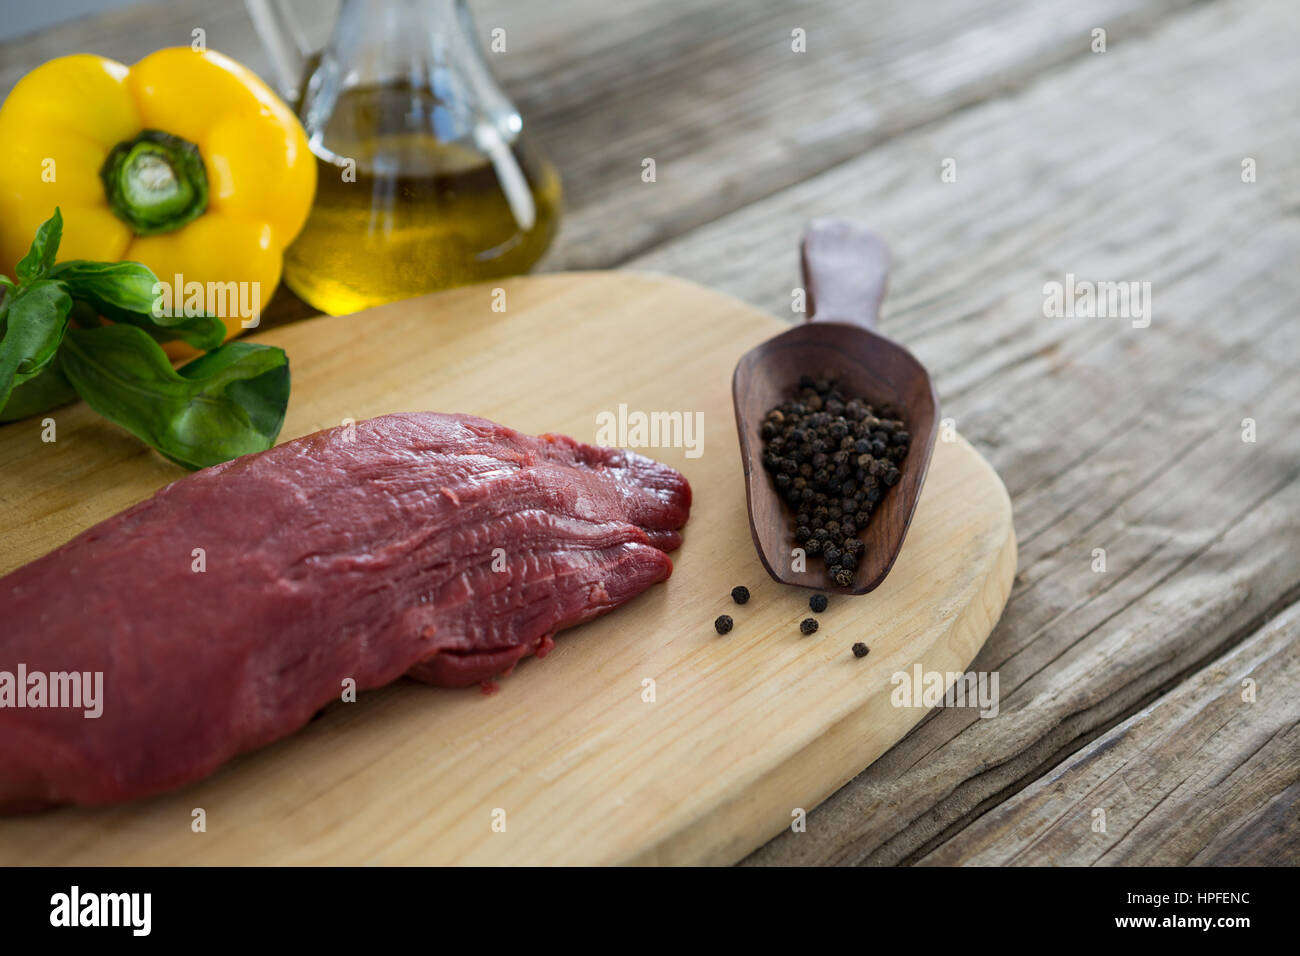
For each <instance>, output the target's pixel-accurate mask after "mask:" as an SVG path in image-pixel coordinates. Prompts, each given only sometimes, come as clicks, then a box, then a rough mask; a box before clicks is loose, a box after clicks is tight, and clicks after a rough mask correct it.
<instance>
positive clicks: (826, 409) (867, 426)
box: [761, 375, 912, 587]
mask: <svg viewBox="0 0 1300 956" xmlns="http://www.w3.org/2000/svg"><path fill="white" fill-rule="evenodd" d="M761 434H762V438H763V467H764V468H766V469H767V470H768V471H769V472H770V473H771V474H772V476H773V481H774V482H775V483H776V488H777V491H778V492H779V493H780V495H781V497H782V498H783V499H784V500H785V502H786V503H787V504H788V505H790V507H791V508H792V509H793V510H794V517H793V518H792V519H791V527H792V528H793V530H794V536H795V539H796V540H797V541H798V542H799V544H800V546H801V547H802V548H803V549H804V551H805V553H807V554H808V555H810V556H816V557H820V558H821V559H822V560H823V561H824V562H825V563H826V568H827V571H828V572H829V574H830V577H831V580H833V581H834V582H835V583H836V584H838V585H840V586H841V587H851V586H852V584H853V576H854V572H855V571H856V569H857V566H858V562H859V561H860V560H861V558H862V552H863V547H864V546H863V543H862V541H861V539H859V538H858V532H860V531H861V530H862V529H863V528H865V527H866V526H867V522H868V521H869V520H870V519H871V512H872V511H873V510H874V509H875V507H876V505H877V504H878V503H879V502H880V499H881V498H882V497H884V494H885V492H886V491H887V490H888V489H889V488H890V487H891V486H892V485H894V484H895V483H897V481H898V478H899V471H898V463H899V462H901V461H902V460H903V458H904V457H905V456H906V455H907V449H908V446H909V445H910V444H911V441H912V436H911V435H909V434H908V432H907V429H906V428H905V427H904V425H903V422H902V421H901V420H900V419H899V418H898V417H897V413H896V412H895V411H894V409H892V408H890V407H889V406H882V407H881V409H880V410H879V411H877V410H876V409H874V408H872V407H871V405H869V404H867V402H866V401H865V400H863V399H861V398H857V397H853V396H848V395H846V394H845V393H844V391H843V390H842V389H841V388H840V386H839V383H838V382H837V381H836V379H835V378H834V377H833V376H826V377H823V378H819V379H813V378H812V377H810V376H808V375H804V376H802V377H801V378H800V379H799V388H798V396H797V397H796V398H794V399H792V400H790V401H786V402H782V403H781V404H780V405H778V406H776V408H773V409H772V410H771V411H769V412H768V413H767V416H766V417H765V418H764V419H763V425H762V428H761Z"/></svg>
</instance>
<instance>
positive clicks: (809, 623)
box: [799, 617, 817, 637]
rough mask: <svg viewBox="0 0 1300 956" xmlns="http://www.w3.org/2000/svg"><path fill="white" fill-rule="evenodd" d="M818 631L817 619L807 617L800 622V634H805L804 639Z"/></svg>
mask: <svg viewBox="0 0 1300 956" xmlns="http://www.w3.org/2000/svg"><path fill="white" fill-rule="evenodd" d="M816 630H817V619H816V618H812V617H806V618H804V619H803V620H802V621H800V622H799V633H801V634H803V636H804V637H807V636H808V635H809V634H812V633H813V632H814V631H816Z"/></svg>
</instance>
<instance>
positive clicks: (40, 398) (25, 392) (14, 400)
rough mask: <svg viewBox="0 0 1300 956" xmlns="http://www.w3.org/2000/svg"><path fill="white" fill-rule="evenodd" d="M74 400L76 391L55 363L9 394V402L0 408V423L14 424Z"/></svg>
mask: <svg viewBox="0 0 1300 956" xmlns="http://www.w3.org/2000/svg"><path fill="white" fill-rule="evenodd" d="M76 400H77V390H76V389H74V388H73V387H72V386H71V385H70V384H69V383H68V380H67V379H66V378H64V377H63V373H62V372H60V371H59V367H58V363H57V362H56V363H55V364H53V365H50V366H48V367H47V368H46V369H45V371H43V372H41V373H40V374H39V375H37V376H36V377H35V378H33V379H29V380H28V381H26V382H23V384H21V385H19V386H17V387H16V388H15V389H14V390H13V391H12V392H10V393H9V401H8V402H6V403H5V405H4V407H3V408H0V422H16V421H18V419H20V418H27V417H28V416H29V415H39V414H40V413H41V412H48V411H49V410H50V409H52V408H58V407H59V406H60V405H66V404H68V403H69V402H75V401H76Z"/></svg>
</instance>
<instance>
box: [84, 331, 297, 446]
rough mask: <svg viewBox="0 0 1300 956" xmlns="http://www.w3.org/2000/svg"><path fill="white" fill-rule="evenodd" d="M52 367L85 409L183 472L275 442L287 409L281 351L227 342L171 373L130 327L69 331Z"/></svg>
mask: <svg viewBox="0 0 1300 956" xmlns="http://www.w3.org/2000/svg"><path fill="white" fill-rule="evenodd" d="M59 368H60V370H61V371H62V372H63V374H64V375H65V376H66V377H67V379H68V381H69V382H71V383H72V386H73V387H74V388H75V389H76V390H77V394H79V395H80V396H81V397H82V398H83V399H85V401H86V404H88V405H89V406H90V407H91V408H93V409H94V410H95V411H96V412H98V413H99V414H100V415H103V416H104V417H105V418H107V419H108V420H109V421H112V422H115V423H117V424H118V425H121V426H122V427H123V428H125V429H126V430H127V431H129V432H131V433H132V434H134V435H135V436H136V437H138V438H140V439H141V440H142V441H145V442H147V443H148V444H149V445H151V446H153V447H154V448H155V449H157V450H158V451H159V452H160V453H161V454H162V455H164V456H165V457H167V458H169V459H171V460H172V461H174V462H176V464H178V465H182V466H184V467H186V468H204V467H207V466H208V465H215V464H217V463H218V462H222V461H227V460H229V459H231V458H235V457H238V456H239V455H246V454H249V453H251V452H258V451H265V450H266V449H267V448H270V447H271V445H273V444H274V443H275V438H276V436H277V435H278V434H279V433H280V427H281V426H282V425H283V424H284V413H285V409H286V408H287V407H288V404H289V359H288V357H287V356H286V355H285V354H284V351H283V350H282V349H278V348H275V347H274V346H269V345H253V344H251V343H248V342H231V343H229V344H227V345H223V346H222V347H221V348H218V349H215V350H213V351H211V352H208V353H207V354H206V355H201V356H199V357H198V358H196V359H195V360H194V361H192V362H190V363H189V364H187V365H184V366H182V367H181V368H179V369H173V368H172V367H171V365H170V363H168V361H167V356H166V355H165V354H164V353H163V350H162V349H161V348H160V347H159V345H158V343H157V342H155V341H154V340H153V339H152V338H150V337H149V336H148V335H147V334H146V333H145V332H143V331H141V330H140V329H138V328H135V327H134V326H130V325H108V326H104V327H102V328H98V329H71V330H69V332H68V335H67V338H66V339H65V341H64V346H63V349H62V351H61V352H60V353H59Z"/></svg>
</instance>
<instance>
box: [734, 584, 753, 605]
mask: <svg viewBox="0 0 1300 956" xmlns="http://www.w3.org/2000/svg"><path fill="white" fill-rule="evenodd" d="M731 599H732V600H733V601H735V602H736V603H737V604H744V603H745V602H746V601H748V600H749V588H747V587H745V586H744V585H743V584H742V585H740V586H739V587H734V588H732V589H731Z"/></svg>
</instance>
